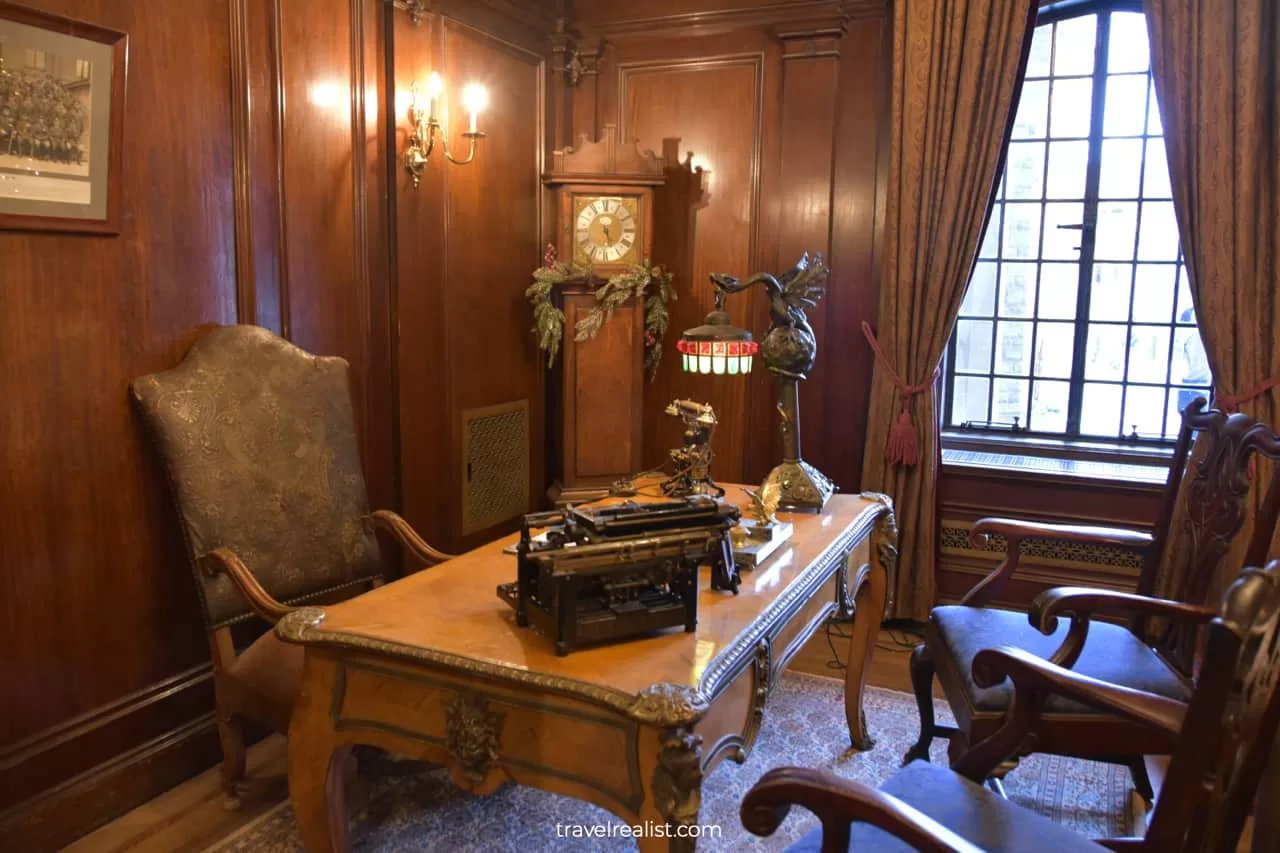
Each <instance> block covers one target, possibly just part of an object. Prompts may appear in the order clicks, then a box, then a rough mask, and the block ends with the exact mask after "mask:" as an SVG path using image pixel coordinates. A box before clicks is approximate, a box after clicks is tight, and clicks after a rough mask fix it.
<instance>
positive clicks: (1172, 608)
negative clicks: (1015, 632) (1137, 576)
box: [1027, 586, 1218, 668]
mask: <svg viewBox="0 0 1280 853" xmlns="http://www.w3.org/2000/svg"><path fill="white" fill-rule="evenodd" d="M1060 613H1066V614H1069V615H1070V616H1071V627H1070V628H1068V629H1067V636H1066V638H1065V639H1064V640H1063V641H1062V645H1061V646H1059V647H1058V650H1057V651H1056V652H1054V653H1053V655H1052V656H1051V657H1050V658H1049V660H1050V661H1051V662H1053V663H1056V664H1058V665H1059V666H1065V667H1068V668H1069V667H1072V666H1074V665H1075V662H1076V660H1077V659H1078V658H1079V657H1080V652H1081V650H1083V649H1084V642H1085V639H1086V638H1087V637H1088V635H1089V619H1090V618H1091V617H1092V616H1093V614H1095V613H1100V614H1111V615H1114V614H1134V615H1141V616H1162V617H1164V618H1166V619H1172V620H1175V621H1181V622H1195V623H1199V624H1204V623H1206V622H1209V621H1211V620H1212V619H1213V617H1214V616H1216V615H1218V610H1217V608H1215V607H1207V606H1205V605H1200V604H1184V603H1183V602H1181V601H1170V600H1168V599H1165V598H1151V597H1148V596H1145V595H1137V594H1135V593H1132V592H1115V591H1112V590H1105V589H1090V588H1088V587H1079V586H1060V587H1056V588H1054V589H1047V590H1045V591H1044V592H1042V593H1040V594H1039V595H1038V596H1036V599H1035V601H1033V602H1031V609H1030V610H1029V611H1027V618H1028V619H1030V621H1031V625H1032V627H1034V628H1037V629H1038V630H1039V631H1040V633H1042V634H1052V633H1053V632H1054V631H1056V630H1057V629H1058V614H1060Z"/></svg>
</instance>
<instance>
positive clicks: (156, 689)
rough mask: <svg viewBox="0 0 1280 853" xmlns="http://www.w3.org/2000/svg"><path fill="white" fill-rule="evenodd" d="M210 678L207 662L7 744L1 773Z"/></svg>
mask: <svg viewBox="0 0 1280 853" xmlns="http://www.w3.org/2000/svg"><path fill="white" fill-rule="evenodd" d="M212 676H213V668H212V666H211V665H210V664H208V663H203V664H199V665H197V666H193V667H191V668H190V669H188V670H186V671H185V672H180V673H178V674H177V675H173V676H170V677H169V678H164V679H161V680H160V681H157V682H156V683H155V684H149V685H147V686H146V687H144V688H142V689H141V690H135V691H134V692H133V693H130V694H128V695H126V696H121V697H120V698H119V699H116V700H115V701H113V702H108V703H107V704H105V705H102V706H100V707H97V708H94V709H93V710H92V711H89V712H88V713H85V714H81V715H80V716H78V717H72V718H71V719H70V720H65V721H63V722H61V723H58V724H57V725H54V726H50V727H49V728H47V729H45V730H44V731H42V732H36V733H35V734H34V735H31V736H30V737H28V738H24V739H22V740H20V741H17V742H16V743H12V744H9V745H8V746H5V747H4V748H3V749H0V771H8V770H11V769H12V768H14V767H16V766H18V765H19V764H24V763H26V762H27V761H30V760H31V759H32V758H34V757H35V756H37V755H39V754H40V753H42V752H47V751H48V750H50V749H54V748H56V747H58V746H60V745H62V744H64V743H67V742H68V741H71V740H74V739H75V738H78V737H82V736H84V735H86V734H88V733H89V732H92V731H94V730H95V729H100V728H102V727H103V726H105V725H108V724H110V723H113V722H115V721H116V720H119V719H121V718H123V717H127V716H128V715H130V714H134V713H137V712H138V711H139V710H141V709H143V708H145V707H147V706H149V705H154V704H155V703H157V702H161V701H163V700H165V699H167V698H168V697H170V696H173V695H175V694H177V693H180V692H181V691H183V690H189V689H191V688H192V687H195V686H197V685H199V684H200V683H202V682H204V681H207V680H209V679H210V678H211V677H212Z"/></svg>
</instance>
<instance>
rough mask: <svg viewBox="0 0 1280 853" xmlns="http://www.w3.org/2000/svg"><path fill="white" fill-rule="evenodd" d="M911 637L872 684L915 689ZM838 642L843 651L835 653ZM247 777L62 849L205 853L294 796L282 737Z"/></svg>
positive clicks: (189, 788)
mask: <svg viewBox="0 0 1280 853" xmlns="http://www.w3.org/2000/svg"><path fill="white" fill-rule="evenodd" d="M848 629H849V626H848V625H838V624H837V625H832V626H831V628H830V630H831V635H832V636H831V637H830V639H828V637H827V634H826V632H823V631H819V632H818V634H817V635H816V636H814V638H813V639H812V640H811V641H810V642H809V644H808V645H806V646H805V647H804V648H803V649H802V650H801V651H800V652H799V654H797V655H796V656H795V658H793V659H792V662H791V665H790V667H789V669H791V670H796V671H800V672H808V673H813V674H816V675H826V676H831V677H836V678H839V677H843V672H842V671H841V669H840V668H838V667H836V666H834V663H833V662H834V661H836V660H837V659H838V660H839V662H840V663H841V664H843V663H844V662H845V660H846V656H847V654H848V648H849V646H848V639H847V638H845V637H842V636H840V634H841V632H847V631H848ZM910 639H912V638H908V637H907V636H905V635H904V634H903V633H902V632H900V631H892V632H891V631H881V632H880V638H879V642H878V643H877V645H876V650H875V654H874V657H873V658H872V661H871V671H870V673H868V676H867V678H868V681H869V683H871V684H874V685H876V686H877V687H887V688H890V689H892V690H901V691H903V692H906V693H909V692H911V679H910V675H909V669H908V659H909V657H910V645H909V640H910ZM833 645H834V648H835V649H836V650H837V651H838V656H837V655H835V654H833V650H832V646H833ZM829 664H832V665H831V666H829ZM248 777H249V779H250V782H249V790H248V791H247V792H246V793H245V795H244V797H243V804H242V805H241V808H240V810H239V811H236V812H227V811H224V810H223V808H222V793H221V791H220V790H219V787H218V770H217V768H216V767H215V768H211V769H210V770H209V771H208V772H206V773H203V774H201V775H200V776H197V777H195V778H194V779H191V780H189V781H187V782H185V783H184V784H182V785H179V786H178V787H176V788H174V789H172V790H170V791H168V792H167V793H164V794H161V795H160V796H159V797H156V798H155V799H154V800H152V801H151V802H149V803H147V804H145V805H142V806H139V807H138V808H136V809H134V810H133V811H131V812H129V813H128V814H127V815H124V816H123V817H121V818H119V819H118V820H116V821H114V822H113V823H110V824H107V825H106V826H104V827H103V828H102V829H99V830H98V831H97V832H94V833H92V834H90V835H87V836H85V837H84V838H82V839H80V840H79V841H77V842H75V843H74V844H72V845H70V846H69V847H65V848H63V853H125V851H129V853H200V851H202V850H204V849H205V848H206V847H208V846H209V845H210V844H213V843H214V842H215V841H217V840H218V839H221V838H225V837H226V836H227V835H230V834H231V833H232V832H234V831H235V830H236V829H238V828H240V827H241V826H244V825H245V824H247V823H248V822H249V821H251V820H253V819H254V818H255V817H257V816H259V815H261V814H262V813H264V812H265V811H267V810H268V809H270V808H272V807H273V806H274V805H276V804H277V803H279V802H281V801H282V800H284V799H285V798H286V797H287V796H288V791H287V788H286V783H285V741H284V738H283V737H281V736H279V735H273V736H271V737H269V738H267V739H266V740H264V741H262V742H260V743H259V744H257V745H256V746H254V747H253V748H252V749H250V750H249V772H248ZM361 794H362V792H361V791H359V790H353V791H352V792H351V803H352V805H353V806H356V805H358V804H359V803H360V801H361V799H362V797H361Z"/></svg>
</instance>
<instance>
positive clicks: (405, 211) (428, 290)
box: [393, 15, 546, 550]
mask: <svg viewBox="0 0 1280 853" xmlns="http://www.w3.org/2000/svg"><path fill="white" fill-rule="evenodd" d="M393 45H394V46H393V62H394V74H395V89H396V92H397V97H398V100H399V105H398V108H397V110H396V118H397V122H398V127H397V132H396V139H397V150H398V151H402V150H403V146H404V139H405V137H406V134H407V131H406V130H405V129H404V128H405V122H406V118H405V112H406V108H407V106H408V103H409V95H410V91H411V88H412V84H413V82H414V81H418V82H419V83H420V84H421V85H422V86H425V84H426V80H427V78H428V77H429V75H430V73H431V72H432V71H438V72H439V73H440V74H441V76H442V78H443V79H444V81H445V87H446V93H445V107H444V109H446V110H449V111H450V114H451V115H452V118H453V121H454V122H455V123H456V124H461V123H463V122H465V120H466V119H465V115H464V114H463V112H462V110H461V105H460V103H459V100H460V93H461V89H462V86H464V85H465V84H467V83H469V82H478V83H481V84H483V85H485V86H486V87H487V88H488V90H489V98H490V103H489V108H488V109H487V110H486V111H485V113H484V114H483V116H482V117H481V129H483V130H485V131H486V132H488V134H489V136H488V138H486V139H484V140H482V141H481V142H480V148H479V151H478V153H477V155H476V159H475V161H474V162H473V163H471V164H469V165H465V166H461V165H454V164H450V163H448V162H447V161H446V160H445V158H444V156H443V154H442V153H441V151H440V149H439V148H437V150H436V152H435V153H434V154H433V155H432V157H431V161H430V163H429V164H428V166H427V168H426V173H425V175H424V177H423V181H422V185H421V186H420V187H418V188H416V189H415V188H414V187H413V186H412V184H411V183H410V181H409V179H408V176H407V174H406V173H405V172H404V170H403V167H402V166H401V165H399V164H398V163H397V165H396V168H395V170H394V172H395V187H396V189H395V201H394V209H395V211H396V233H397V251H396V257H397V261H396V264H397V272H396V278H397V312H396V316H397V321H398V325H399V343H398V350H399V351H398V363H399V366H400V367H399V399H400V408H399V422H400V442H401V463H402V479H403V511H404V513H405V516H406V518H408V519H409V521H410V522H411V523H413V524H414V525H415V526H417V527H418V528H419V529H420V530H421V531H423V533H424V535H426V536H427V537H428V538H429V539H431V540H432V541H434V542H436V543H438V544H439V545H440V547H444V548H448V549H454V550H456V549H458V548H460V547H464V546H469V545H472V544H478V543H479V542H482V541H486V540H487V539H489V538H492V536H493V534H494V532H495V530H494V529H491V530H487V531H479V532H476V533H474V534H471V535H470V536H468V537H466V538H463V537H462V536H461V535H460V531H461V529H462V526H463V525H462V523H461V509H462V490H463V488H464V486H465V483H464V473H465V472H464V470H463V465H462V413H463V412H464V411H466V410H469V409H475V408H481V407H486V406H492V405H498V404H501V403H507V402H512V401H515V400H521V399H527V400H528V401H529V417H530V426H531V434H530V448H529V453H530V471H531V480H532V484H531V488H530V493H531V494H535V495H536V494H537V493H538V492H539V491H540V489H539V486H540V484H542V482H543V480H544V479H545V474H544V469H545V460H544V453H543V443H544V441H545V436H544V428H543V418H544V416H545V415H544V412H545V401H544V391H543V388H544V382H545V377H544V370H543V362H542V359H541V357H540V355H539V353H538V350H537V349H536V346H535V343H534V340H533V337H532V336H531V335H530V333H529V328H530V326H531V325H532V319H531V315H530V310H529V304H528V302H527V301H526V299H525V296H524V290H525V288H526V287H528V283H529V274H530V272H531V271H532V270H533V269H534V268H535V267H537V266H538V265H539V262H540V259H541V251H540V248H539V235H540V233H541V230H542V224H541V222H542V207H543V192H542V182H541V170H542V151H543V143H544V134H545V129H544V120H545V107H544V97H543V87H544V85H545V76H546V72H545V68H544V59H543V54H542V53H540V52H538V50H536V49H535V47H536V45H535V44H524V43H515V42H512V41H509V40H508V39H507V38H502V37H498V36H496V35H491V34H487V33H485V32H482V31H480V30H477V29H475V28H472V27H471V26H469V25H468V24H467V23H466V22H463V21H459V20H456V19H453V18H449V17H445V16H442V15H427V16H425V18H424V20H423V21H422V23H421V24H413V23H412V22H411V21H409V20H408V18H407V16H404V15H399V16H397V20H396V21H395V30H394V42H393ZM543 46H545V45H543ZM457 141H458V142H459V143H463V142H464V140H462V139H461V138H460V137H459V138H458V140H457ZM465 153H466V152H465V148H463V147H461V146H460V147H459V148H458V149H457V150H456V151H455V154H458V155H463V154H465ZM507 527H510V525H507Z"/></svg>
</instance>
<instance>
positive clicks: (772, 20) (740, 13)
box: [574, 0, 890, 38]
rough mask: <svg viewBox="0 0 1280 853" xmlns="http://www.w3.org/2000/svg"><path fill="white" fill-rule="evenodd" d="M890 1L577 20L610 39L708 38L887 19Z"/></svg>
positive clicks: (803, 2)
mask: <svg viewBox="0 0 1280 853" xmlns="http://www.w3.org/2000/svg"><path fill="white" fill-rule="evenodd" d="M889 9H890V3H889V0H796V2H780V3H770V4H768V5H764V6H754V7H740V8H735V9H714V10H708V11H699V12H673V13H671V14H667V15H653V16H649V17H640V18H620V19H618V20H615V21H608V20H601V21H591V20H587V21H575V22H574V23H575V24H576V25H577V26H579V27H580V28H581V29H582V32H583V34H584V35H592V36H596V35H607V36H609V37H617V38H627V37H647V36H653V35H655V34H659V33H660V34H663V35H678V36H705V35H712V34H715V33H721V32H726V31H730V30H737V29H744V28H747V27H769V26H779V25H783V26H790V27H801V28H802V27H804V26H806V25H813V24H815V23H816V24H817V25H819V26H823V25H826V26H829V25H830V22H831V21H851V20H857V19H860V18H874V17H882V16H884V15H885V14H886V13H887V12H888V10H889Z"/></svg>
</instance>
